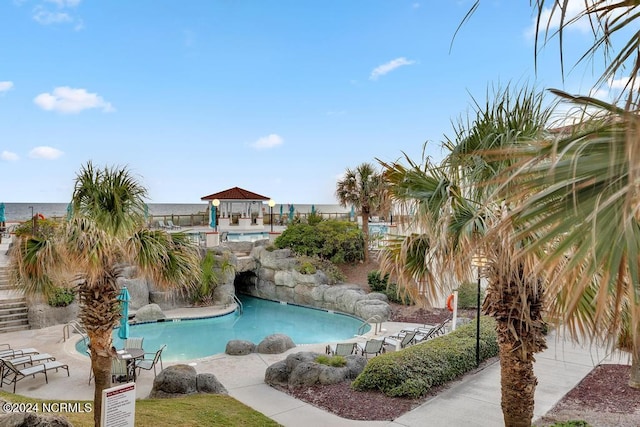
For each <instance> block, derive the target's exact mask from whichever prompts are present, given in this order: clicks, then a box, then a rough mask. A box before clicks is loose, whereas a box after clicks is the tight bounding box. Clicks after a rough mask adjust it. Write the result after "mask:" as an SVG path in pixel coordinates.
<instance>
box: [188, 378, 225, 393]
mask: <svg viewBox="0 0 640 427" xmlns="http://www.w3.org/2000/svg"><path fill="white" fill-rule="evenodd" d="M196 388H197V389H198V393H212V394H229V392H228V391H227V389H226V388H225V386H223V385H222V383H220V381H218V379H217V378H216V376H215V375H213V374H210V373H202V374H198V376H197V377H196Z"/></svg>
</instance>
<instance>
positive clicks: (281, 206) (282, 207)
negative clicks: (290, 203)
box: [280, 203, 284, 225]
mask: <svg viewBox="0 0 640 427" xmlns="http://www.w3.org/2000/svg"><path fill="white" fill-rule="evenodd" d="M283 209H284V206H283V205H282V203H280V225H282V210H283Z"/></svg>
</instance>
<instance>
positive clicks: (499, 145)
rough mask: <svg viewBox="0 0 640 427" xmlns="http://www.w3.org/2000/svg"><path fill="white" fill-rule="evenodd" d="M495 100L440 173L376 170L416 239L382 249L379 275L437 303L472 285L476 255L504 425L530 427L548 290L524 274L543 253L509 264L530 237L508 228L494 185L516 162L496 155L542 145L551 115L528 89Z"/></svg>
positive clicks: (461, 129)
mask: <svg viewBox="0 0 640 427" xmlns="http://www.w3.org/2000/svg"><path fill="white" fill-rule="evenodd" d="M494 97H495V99H494V100H493V102H487V103H486V105H480V104H478V103H476V104H475V108H476V114H475V116H473V117H472V118H471V119H470V120H464V121H462V120H461V121H460V122H459V123H458V124H457V125H456V126H457V127H456V129H455V137H454V138H453V139H448V140H447V141H445V144H444V146H445V147H446V148H447V149H448V155H447V156H446V157H445V159H444V160H443V161H442V163H441V164H440V165H433V164H430V163H428V162H426V163H425V164H423V165H420V164H418V163H416V162H413V161H412V160H411V159H409V158H408V157H406V156H405V159H406V162H407V165H403V164H401V163H399V162H395V163H384V162H381V164H382V165H383V166H384V168H385V173H384V176H385V178H386V179H387V180H388V181H389V191H390V193H391V197H392V198H393V199H394V200H395V201H396V202H397V203H398V204H400V205H404V209H407V210H413V212H414V218H413V221H414V223H413V224H412V229H413V230H415V231H416V232H415V233H414V234H411V235H409V236H400V237H399V238H398V239H397V240H396V241H395V242H393V243H392V244H390V245H389V246H388V247H387V249H385V250H383V252H382V262H381V268H382V270H383V271H384V272H388V273H391V274H393V275H394V276H395V277H396V278H397V282H398V285H399V286H400V287H401V288H402V289H404V290H406V291H407V292H410V293H412V294H413V296H414V297H424V298H426V299H427V300H428V301H429V302H431V303H433V302H435V301H437V299H438V297H441V296H442V295H444V294H446V293H448V292H450V290H451V289H452V288H453V286H454V285H453V284H454V283H457V282H459V281H462V280H468V279H469V278H470V277H471V275H472V274H473V273H472V258H473V256H474V255H475V256H477V257H480V258H482V260H483V264H484V268H483V269H482V274H483V275H484V276H485V277H486V279H487V280H488V283H489V285H488V287H487V296H486V299H485V302H484V305H483V309H484V312H485V314H488V315H490V316H492V317H494V319H495V320H496V321H497V326H496V327H497V332H498V344H499V346H500V366H501V384H502V410H503V414H504V420H505V425H507V426H529V425H531V419H532V417H533V407H534V392H535V385H536V383H537V380H536V377H535V374H534V371H533V361H534V354H535V353H537V352H540V351H542V350H544V349H545V348H546V343H545V337H544V334H543V328H544V322H543V320H542V310H543V305H544V284H543V282H542V280H540V279H539V278H538V277H536V276H531V275H528V274H527V273H528V272H529V271H531V266H533V265H536V263H537V262H538V259H539V257H540V253H539V252H534V251H531V252H528V253H527V257H521V258H516V257H515V256H514V255H515V254H516V253H517V252H518V250H519V248H520V247H521V246H527V245H529V242H530V240H531V239H532V238H533V237H534V236H532V235H527V234H524V233H517V234H516V233H514V230H513V229H510V228H509V227H508V224H505V222H504V221H505V212H507V211H508V209H509V206H508V205H506V204H505V203H504V199H503V198H502V197H503V196H501V193H500V192H498V191H497V190H498V189H500V190H503V188H502V187H500V186H499V182H498V181H495V180H496V177H498V176H499V174H500V173H501V172H503V171H505V170H508V169H509V168H510V167H512V161H511V159H509V158H508V157H500V156H496V155H494V154H493V153H495V152H500V150H503V149H505V148H506V147H513V146H525V147H526V146H528V145H529V144H530V143H531V141H535V140H536V139H538V138H540V136H541V135H542V134H543V131H544V126H545V124H546V122H547V120H548V118H549V114H550V111H551V110H550V109H549V108H544V107H543V99H542V98H543V97H542V95H541V94H536V93H534V92H533V91H531V90H528V89H524V90H521V91H519V92H512V91H511V90H510V89H509V88H507V89H506V90H504V91H502V90H498V91H497V92H496V94H495V95H494ZM515 188H517V187H515ZM507 189H510V188H509V187H507ZM514 236H517V238H515V237H514Z"/></svg>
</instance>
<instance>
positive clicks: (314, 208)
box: [311, 205, 316, 215]
mask: <svg viewBox="0 0 640 427" xmlns="http://www.w3.org/2000/svg"><path fill="white" fill-rule="evenodd" d="M315 213H316V205H311V214H312V215H314V214H315Z"/></svg>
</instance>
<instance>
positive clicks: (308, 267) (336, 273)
mask: <svg viewBox="0 0 640 427" xmlns="http://www.w3.org/2000/svg"><path fill="white" fill-rule="evenodd" d="M298 261H299V262H300V266H299V267H298V272H300V273H302V274H314V273H316V272H317V270H322V271H323V272H324V274H325V275H326V276H327V279H329V284H335V283H338V282H341V281H343V280H344V279H345V275H344V274H343V273H342V271H340V269H339V268H338V267H336V265H335V264H334V263H332V262H331V261H328V260H326V259H322V258H319V257H317V256H316V257H310V256H299V257H298Z"/></svg>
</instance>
